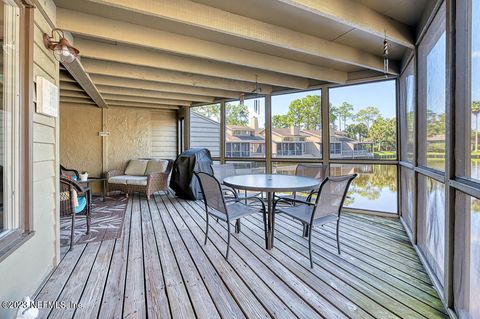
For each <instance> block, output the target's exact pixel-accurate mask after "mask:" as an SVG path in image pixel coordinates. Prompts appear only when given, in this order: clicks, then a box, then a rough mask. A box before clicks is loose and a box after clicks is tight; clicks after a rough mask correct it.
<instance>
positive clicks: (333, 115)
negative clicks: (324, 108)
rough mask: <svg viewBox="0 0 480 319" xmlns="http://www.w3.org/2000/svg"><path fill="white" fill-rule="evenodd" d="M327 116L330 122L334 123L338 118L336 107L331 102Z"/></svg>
mask: <svg viewBox="0 0 480 319" xmlns="http://www.w3.org/2000/svg"><path fill="white" fill-rule="evenodd" d="M328 117H329V121H330V124H333V125H335V121H336V120H337V119H338V107H336V106H333V105H332V103H330V105H329V108H328Z"/></svg>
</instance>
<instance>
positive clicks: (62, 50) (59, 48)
mask: <svg viewBox="0 0 480 319" xmlns="http://www.w3.org/2000/svg"><path fill="white" fill-rule="evenodd" d="M55 33H57V35H58V37H59V40H58V41H55ZM43 43H44V44H45V47H46V48H47V49H49V50H51V51H52V52H53V56H54V57H55V60H57V61H58V62H62V63H72V62H73V61H75V59H76V58H77V56H78V54H79V53H80V51H78V50H77V49H76V48H75V47H73V46H72V45H71V44H70V42H68V40H67V39H65V35H64V34H63V31H62V30H60V29H57V28H55V29H53V30H52V35H51V36H49V35H48V34H47V33H44V34H43Z"/></svg>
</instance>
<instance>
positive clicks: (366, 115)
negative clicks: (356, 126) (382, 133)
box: [355, 106, 380, 128]
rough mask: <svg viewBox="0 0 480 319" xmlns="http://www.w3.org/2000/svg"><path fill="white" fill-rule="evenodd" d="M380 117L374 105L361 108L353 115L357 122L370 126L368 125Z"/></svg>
mask: <svg viewBox="0 0 480 319" xmlns="http://www.w3.org/2000/svg"><path fill="white" fill-rule="evenodd" d="M379 117H380V111H379V110H378V108H377V107H375V106H369V107H366V108H364V109H361V110H359V111H358V112H357V114H356V115H355V119H356V121H357V122H360V123H363V124H365V125H366V126H367V128H370V125H372V123H373V122H374V121H375V120H376V119H378V118H379Z"/></svg>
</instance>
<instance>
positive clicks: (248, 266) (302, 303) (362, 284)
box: [36, 195, 446, 319]
mask: <svg viewBox="0 0 480 319" xmlns="http://www.w3.org/2000/svg"><path fill="white" fill-rule="evenodd" d="M204 218H205V213H204V210H203V204H202V203H201V202H192V201H184V200H179V199H177V198H175V197H172V196H166V195H156V196H155V197H154V198H152V199H151V200H150V201H147V200H146V198H144V197H139V196H138V195H136V196H135V197H133V198H132V199H131V200H130V201H129V203H128V207H127V212H126V217H125V222H124V225H123V227H124V228H123V234H122V237H121V238H120V239H117V240H108V241H102V242H95V243H89V244H82V245H76V246H75V248H74V250H73V251H71V252H68V253H67V254H66V255H65V257H64V258H63V259H62V261H61V263H60V265H59V266H58V267H57V268H56V269H55V271H54V272H53V273H52V274H51V277H50V278H49V279H48V281H47V282H46V283H45V284H44V286H43V287H41V288H40V290H39V293H38V295H37V296H36V300H48V301H53V300H58V301H64V302H66V303H67V305H68V304H70V302H73V303H78V304H79V305H80V306H79V307H78V308H77V309H74V308H70V307H67V308H65V309H41V313H40V318H47V317H48V318H62V319H63V318H122V317H128V318H147V317H148V318H160V317H161V318H168V317H173V318H195V317H199V318H219V317H223V318H234V317H237V318H244V317H248V318H260V317H275V318H295V317H300V318H320V317H325V318H398V317H401V318H425V317H427V318H437V317H446V314H445V310H444V308H443V306H442V303H441V301H440V300H439V298H438V296H437V293H436V292H435V290H434V289H433V288H432V283H431V282H430V280H429V278H428V276H427V274H426V272H425V271H424V269H423V267H422V265H421V263H420V261H419V259H418V257H417V255H416V253H415V250H414V249H413V247H412V245H411V244H410V242H409V240H408V238H407V235H406V233H405V231H404V230H403V227H402V225H401V224H400V222H399V221H398V220H395V219H387V218H381V217H372V216H364V215H355V214H344V215H343V218H342V223H341V232H340V238H341V239H340V240H341V243H342V255H341V256H339V255H337V253H336V244H335V229H334V227H333V226H325V227H323V228H318V229H316V230H315V231H314V238H313V239H312V241H313V251H314V256H315V267H314V269H310V267H309V260H308V248H307V240H306V239H305V238H302V236H301V235H302V228H301V226H300V224H298V223H297V222H295V221H293V220H292V219H290V218H288V217H283V216H280V217H278V218H277V222H276V225H275V227H276V229H275V248H274V249H273V250H272V251H266V250H265V249H264V244H265V242H264V238H263V236H264V232H263V225H262V218H261V215H260V214H259V215H258V216H253V217H248V218H246V219H242V232H241V233H240V234H238V235H236V234H234V235H233V236H232V245H231V251H230V256H229V260H228V261H225V259H224V257H223V256H224V254H225V250H226V238H227V237H226V227H225V224H224V223H221V222H219V223H216V222H215V221H212V220H211V226H212V227H211V229H210V232H209V242H208V244H207V245H206V246H204V245H203V240H204V235H205V234H204V230H205V219H204Z"/></svg>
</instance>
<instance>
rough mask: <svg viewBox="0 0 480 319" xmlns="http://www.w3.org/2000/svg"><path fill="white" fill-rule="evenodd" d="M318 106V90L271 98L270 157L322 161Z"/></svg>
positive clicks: (319, 110) (320, 119)
mask: <svg viewBox="0 0 480 319" xmlns="http://www.w3.org/2000/svg"><path fill="white" fill-rule="evenodd" d="M321 102H322V100H321V91H319V90H317V91H308V92H299V93H292V94H282V95H275V96H272V157H306V158H322V149H321V147H320V145H321V142H322V118H321V105H322V103H321ZM285 142H292V143H285Z"/></svg>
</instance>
